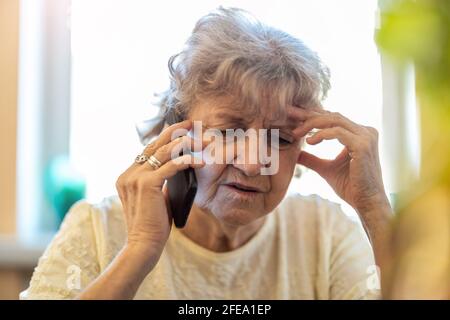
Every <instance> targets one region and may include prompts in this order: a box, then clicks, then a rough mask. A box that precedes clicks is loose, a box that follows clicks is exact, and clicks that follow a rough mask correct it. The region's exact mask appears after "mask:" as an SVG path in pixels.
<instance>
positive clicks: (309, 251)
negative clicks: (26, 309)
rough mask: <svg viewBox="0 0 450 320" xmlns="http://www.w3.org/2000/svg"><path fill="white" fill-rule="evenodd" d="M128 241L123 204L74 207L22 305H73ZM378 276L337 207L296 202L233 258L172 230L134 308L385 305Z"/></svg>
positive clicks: (366, 246) (108, 201) (359, 233)
mask: <svg viewBox="0 0 450 320" xmlns="http://www.w3.org/2000/svg"><path fill="white" fill-rule="evenodd" d="M125 240H126V229H125V222H124V219H123V213H122V206H121V202H120V199H119V198H118V197H117V196H113V197H109V198H105V199H104V200H103V201H102V202H101V203H99V204H95V205H94V204H89V203H87V202H85V201H80V202H78V203H76V204H75V205H74V206H73V207H72V208H71V210H70V211H69V213H68V214H67V216H66V218H65V220H64V222H63V224H62V226H61V229H60V231H59V232H58V234H57V235H56V236H55V238H54V239H53V241H52V242H51V243H50V245H49V246H48V248H47V250H46V251H45V253H44V255H43V256H42V257H41V258H40V260H39V264H38V266H37V267H36V269H35V271H34V274H33V277H32V279H31V282H30V285H29V288H28V289H27V290H26V291H24V292H22V293H21V296H20V298H21V299H70V298H73V297H75V296H76V295H77V294H78V293H79V292H80V291H81V290H83V289H84V288H85V287H86V286H87V285H88V284H89V283H90V282H91V281H93V280H94V279H95V278H96V277H97V276H98V275H99V274H100V273H101V272H102V271H103V270H104V269H105V268H106V267H107V266H108V264H109V263H110V262H111V261H112V259H113V258H114V256H115V255H116V254H117V253H118V251H119V250H120V249H121V248H122V246H123V245H124V243H125ZM374 270H375V268H374V258H373V253H372V249H371V247H370V243H369V241H368V239H367V236H366V234H365V233H364V230H363V229H362V227H361V225H360V224H359V223H357V222H355V221H353V220H351V219H350V218H349V217H348V216H346V215H345V214H344V213H343V212H342V210H341V208H340V206H339V205H337V204H335V203H333V202H330V201H327V200H324V199H322V198H320V197H318V196H308V197H305V196H300V195H298V194H294V195H290V196H287V197H286V198H285V199H284V200H283V201H282V202H281V203H280V205H279V206H278V207H277V208H276V209H275V210H274V211H273V212H272V213H270V214H269V216H268V219H266V221H265V223H264V225H263V226H262V228H261V229H260V230H259V231H258V232H257V234H256V235H255V236H253V237H252V238H251V239H250V240H249V241H248V242H247V243H246V244H245V245H243V246H242V247H240V248H238V249H236V250H233V251H230V252H225V253H217V252H212V251H210V250H208V249H206V248H203V247H201V246H199V245H198V244H196V243H194V242H193V241H192V240H190V239H189V238H187V237H186V236H185V235H184V234H183V233H181V232H180V231H179V230H178V229H176V228H172V232H171V234H170V237H169V240H168V242H167V245H166V247H165V249H164V252H163V254H162V256H161V259H160V260H159V262H158V263H157V265H156V266H155V268H154V269H153V270H152V271H151V272H150V273H149V274H148V276H147V277H146V279H145V280H144V282H143V283H142V284H141V286H140V288H139V290H138V292H137V294H136V297H135V298H136V299H364V298H377V297H378V294H379V292H378V290H377V289H376V287H377V285H376V284H377V281H378V278H377V276H376V272H374ZM374 273H375V274H374ZM374 280H375V281H374Z"/></svg>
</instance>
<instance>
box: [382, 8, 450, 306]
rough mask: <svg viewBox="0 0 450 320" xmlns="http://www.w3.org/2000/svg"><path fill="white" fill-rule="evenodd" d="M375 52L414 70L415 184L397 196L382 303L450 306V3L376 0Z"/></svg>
mask: <svg viewBox="0 0 450 320" xmlns="http://www.w3.org/2000/svg"><path fill="white" fill-rule="evenodd" d="M379 3H380V7H381V9H382V10H381V17H380V29H379V30H378V31H377V33H376V35H375V38H376V42H377V44H378V46H379V48H380V50H381V51H382V52H383V53H384V54H386V55H388V56H390V57H392V58H393V59H394V60H396V61H397V62H398V63H400V64H405V63H413V64H414V69H415V74H416V93H417V101H418V105H419V113H420V122H421V123H420V130H421V133H420V137H421V167H420V179H419V181H417V183H416V184H414V185H411V186H410V188H409V190H407V193H405V194H402V195H401V197H400V199H399V202H400V203H401V205H399V206H398V212H397V215H396V219H395V222H394V225H393V233H392V237H391V243H390V248H389V249H390V252H389V254H388V257H387V259H386V263H385V265H384V266H383V270H384V271H383V272H384V275H383V274H382V280H383V282H384V284H383V294H384V297H385V298H395V299H403V298H421V299H424V298H425V299H430V298H431V299H434V298H438V299H450V0H392V1H389V0H384V1H383V0H380V1H379Z"/></svg>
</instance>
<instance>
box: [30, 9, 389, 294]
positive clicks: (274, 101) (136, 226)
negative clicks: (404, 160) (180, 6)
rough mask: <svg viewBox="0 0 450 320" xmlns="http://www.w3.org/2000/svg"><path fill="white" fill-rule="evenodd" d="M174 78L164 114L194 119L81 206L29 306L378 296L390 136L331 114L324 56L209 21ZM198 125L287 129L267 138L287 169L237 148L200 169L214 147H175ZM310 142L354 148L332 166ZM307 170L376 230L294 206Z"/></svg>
mask: <svg viewBox="0 0 450 320" xmlns="http://www.w3.org/2000/svg"><path fill="white" fill-rule="evenodd" d="M169 68H170V72H171V76H172V77H171V86H170V89H169V90H167V91H166V92H165V93H164V95H163V97H162V99H161V108H162V109H161V110H162V113H161V114H162V115H163V116H164V115H167V114H168V113H169V112H173V111H174V110H175V111H176V112H177V114H179V115H180V116H182V117H183V119H185V120H184V121H181V122H177V123H175V124H173V125H170V126H168V125H167V124H166V125H165V128H164V130H163V131H162V132H161V133H160V134H159V135H158V136H157V137H156V138H155V139H153V141H152V142H151V143H150V144H148V145H147V147H146V148H145V150H144V151H143V154H142V156H141V157H140V158H142V159H147V158H149V157H150V158H151V159H152V161H151V162H150V163H148V162H147V161H145V162H142V161H138V160H139V159H137V160H136V161H135V162H134V163H133V164H131V166H130V167H129V168H128V169H126V171H125V172H123V173H122V174H121V175H120V177H119V178H118V180H117V184H116V187H117V190H118V195H119V197H116V196H114V197H109V198H106V199H105V200H104V201H103V202H101V203H99V204H95V205H93V204H89V203H87V202H84V201H82V202H78V203H77V204H75V205H74V206H73V207H72V209H71V210H70V211H69V213H68V215H67V216H66V218H65V221H64V223H63V224H62V226H61V229H60V231H59V232H58V234H57V235H56V237H55V238H54V240H53V241H52V243H51V244H50V245H49V247H48V248H47V250H46V252H45V253H44V255H43V257H42V258H41V259H40V260H39V265H38V266H37V268H36V269H35V272H34V275H33V277H32V280H31V283H30V286H29V288H28V289H27V290H26V291H25V292H23V293H22V295H21V297H22V298H28V299H39V298H40V299H42V298H79V299H131V298H135V299H364V298H374V297H375V298H376V297H377V296H378V290H377V289H379V287H377V279H378V278H377V272H376V270H377V268H376V264H378V263H379V260H380V259H382V256H383V251H384V239H385V238H386V229H387V225H388V222H389V218H390V214H391V209H390V207H389V203H388V200H387V197H386V194H385V191H384V187H383V182H382V175H381V169H380V164H379V157H378V151H377V132H376V130H375V129H373V128H370V127H365V126H362V125H359V124H356V123H354V122H352V121H350V120H349V119H347V118H345V117H344V116H342V115H340V114H338V113H331V112H327V111H324V110H323V109H322V108H321V103H320V101H321V99H322V98H323V97H324V96H325V94H326V91H327V89H328V88H329V80H328V72H327V69H326V68H325V67H324V66H323V65H322V64H321V62H320V60H319V58H318V57H317V55H316V54H315V53H314V52H312V51H311V50H310V49H309V48H307V47H306V46H305V45H304V44H303V43H302V42H301V41H299V40H298V39H296V38H294V37H292V36H290V35H288V34H286V33H284V32H282V31H279V30H277V29H274V28H271V27H268V26H266V25H264V24H262V23H260V22H258V21H256V20H255V19H254V18H252V17H250V16H249V15H248V14H247V13H246V12H244V11H242V10H238V9H223V8H220V9H218V10H217V11H216V12H214V13H211V14H208V15H206V16H205V17H203V18H201V19H200V21H199V22H198V23H197V25H196V26H195V28H194V30H193V33H192V35H191V36H190V38H189V40H188V41H187V43H186V46H185V48H184V50H183V51H182V52H181V53H179V54H177V55H176V56H174V57H173V58H172V59H170V61H169ZM194 121H201V123H202V127H203V128H213V129H217V130H219V132H224V131H225V130H227V129H243V130H249V129H256V130H261V129H278V130H276V131H274V132H278V133H279V135H278V136H277V138H278V144H276V145H271V144H270V143H269V142H267V141H266V142H267V144H268V145H269V151H270V152H271V153H274V152H277V155H278V160H277V161H278V165H277V168H278V170H276V171H275V172H273V173H271V174H261V171H262V170H261V169H262V168H263V167H266V166H268V164H267V163H262V162H261V161H256V162H250V161H238V159H242V157H244V158H246V156H248V155H249V154H251V153H256V152H257V150H256V149H254V148H252V147H251V146H249V143H244V144H243V145H241V146H240V147H236V146H233V147H232V148H234V150H235V151H236V155H235V157H234V158H233V157H232V159H227V160H229V161H225V163H220V162H219V163H217V162H214V163H207V161H206V160H205V159H204V158H203V159H200V161H199V159H198V155H199V154H200V155H201V154H202V153H204V151H205V148H206V147H208V146H210V145H211V143H212V139H206V138H205V137H202V136H195V135H190V136H189V135H185V136H183V137H181V138H178V139H174V140H172V138H173V136H174V133H175V131H177V130H179V129H185V132H186V131H189V130H190V129H191V128H192V126H193V122H194ZM318 129H320V130H318ZM311 131H315V133H314V135H312V136H310V135H308V133H310V132H311ZM305 136H307V138H306V142H308V143H309V144H318V143H320V142H321V141H323V140H329V139H338V140H339V141H340V142H341V143H342V144H343V145H344V146H345V147H344V149H343V150H342V152H341V153H340V154H339V155H338V156H337V157H336V158H335V159H334V160H324V159H320V158H317V157H315V156H313V155H312V154H309V153H307V152H305V151H302V150H301V149H302V145H303V143H304V141H305ZM195 140H203V141H201V143H200V148H197V149H196V150H193V151H196V152H195V153H194V152H193V153H185V154H184V155H181V156H179V157H178V158H177V157H175V158H174V157H173V155H174V154H178V155H179V151H180V150H181V149H180V147H179V146H180V145H182V147H183V148H184V147H187V146H189V147H190V146H191V144H193V142H194V141H195ZM271 141H272V140H271ZM229 143H230V142H229V141H225V143H224V144H229ZM197 147H198V146H197ZM216 147H217V146H216ZM226 148H228V145H227V146H226ZM113 153H114V151H113V150H112V154H113ZM151 156H153V157H151ZM130 158H131V155H130ZM246 159H247V158H246ZM297 164H301V165H304V166H306V167H309V168H311V169H312V170H315V171H316V172H318V174H320V175H321V176H322V177H323V178H324V179H325V180H326V181H327V182H328V183H329V184H330V185H331V186H332V187H333V189H334V190H335V191H336V193H337V194H338V195H339V196H340V197H341V198H342V199H344V200H345V201H346V202H348V203H349V204H350V205H351V206H352V207H353V208H354V209H355V210H356V212H357V213H358V214H359V217H360V218H361V221H362V225H363V227H364V228H363V227H361V224H360V223H356V222H354V221H353V220H350V219H349V218H348V217H347V216H346V215H345V214H344V213H343V212H342V210H341V208H340V206H339V205H337V204H335V203H332V202H330V201H327V200H325V199H322V198H320V197H318V196H308V197H306V196H300V195H298V194H292V195H286V193H287V189H288V186H289V183H290V181H291V179H292V178H293V173H294V169H295V167H296V165H297ZM188 168H193V170H194V172H195V176H196V179H197V183H198V185H197V193H196V197H195V199H194V203H193V205H192V208H191V210H190V214H189V218H188V220H187V224H186V226H185V227H184V228H181V229H179V228H175V227H172V215H171V209H170V203H169V200H168V194H169V193H170V192H171V191H170V190H169V189H168V188H167V185H166V181H167V179H170V178H171V177H173V176H174V175H175V174H176V173H177V172H180V171H182V170H186V169H188ZM364 229H365V231H366V233H367V235H366V233H365V232H364ZM369 239H370V241H369Z"/></svg>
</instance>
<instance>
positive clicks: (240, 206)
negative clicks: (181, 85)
mask: <svg viewBox="0 0 450 320" xmlns="http://www.w3.org/2000/svg"><path fill="white" fill-rule="evenodd" d="M261 111H262V112H260V114H261V115H260V116H258V117H255V116H253V117H252V115H249V114H246V112H245V109H242V108H241V109H238V110H237V109H236V108H233V107H231V106H227V105H226V104H223V103H222V104H220V106H219V105H218V104H214V103H206V102H205V103H201V104H198V105H196V106H195V107H194V108H192V110H191V112H190V114H189V118H190V119H191V120H193V121H201V122H202V126H203V128H204V130H205V128H212V129H218V130H221V131H224V130H226V129H243V130H244V131H245V130H248V129H256V130H257V131H258V130H259V129H271V128H277V129H279V148H270V147H269V150H270V151H268V153H269V154H271V156H272V155H274V154H273V153H274V152H278V170H275V171H274V173H273V174H271V175H263V174H261V168H263V167H267V166H268V164H266V165H264V164H262V163H261V161H260V159H259V157H258V159H257V161H250V159H251V157H250V156H249V155H250V154H251V153H253V154H254V155H255V154H258V151H260V150H259V149H261V147H260V146H259V144H254V143H253V144H251V143H250V142H249V139H247V140H246V142H245V143H243V144H241V145H240V146H239V144H237V143H235V144H232V143H228V145H227V147H226V148H225V149H226V150H225V151H223V153H224V155H226V156H225V157H224V159H225V158H228V160H227V161H223V163H222V164H220V163H208V161H207V164H206V165H205V166H204V167H203V168H200V169H196V176H197V183H198V186H197V188H198V189H197V195H196V198H195V201H194V206H197V207H198V208H200V209H202V210H206V211H207V212H211V213H212V214H213V215H214V216H215V217H216V218H218V219H219V220H221V221H223V222H224V223H227V224H231V225H246V224H248V223H250V222H252V221H254V220H256V219H258V218H260V217H262V216H264V215H266V214H267V213H269V212H271V211H272V210H273V209H274V208H275V207H276V206H277V205H278V204H279V203H280V202H281V200H282V199H283V197H284V195H285V193H286V191H287V188H288V186H289V183H290V181H291V178H292V176H293V171H294V169H295V165H296V161H297V158H298V155H299V153H300V141H299V140H298V139H297V140H295V139H293V138H292V136H291V135H290V130H292V128H293V126H294V123H292V120H289V121H288V120H284V121H281V122H280V120H275V119H270V118H271V112H270V110H267V112H265V111H264V110H261ZM251 118H253V119H252V120H249V119H251ZM259 140H260V138H258V142H259ZM268 140H270V138H269V139H268ZM228 141H229V140H228ZM261 142H262V141H261ZM212 144H214V143H212ZM214 145H215V146H217V145H216V144H214ZM230 145H231V149H230V147H229V146H230ZM233 148H234V153H233V152H230V150H233ZM216 154H217V153H216ZM230 154H231V155H233V154H234V155H235V156H236V157H235V158H234V156H231V158H230V157H229V155H230ZM205 156H206V155H205V153H204V157H205ZM243 156H245V157H244V158H242V157H243ZM204 159H205V158H204ZM230 159H231V160H230ZM238 159H241V160H240V161H238ZM271 159H276V157H271ZM216 162H217V161H216ZM269 165H274V164H273V163H271V164H269ZM274 168H276V166H274ZM236 183H238V184H241V185H238V186H237V187H236V185H234V186H233V184H236ZM245 186H247V187H252V188H256V189H257V190H256V191H242V190H239V188H241V189H242V187H245Z"/></svg>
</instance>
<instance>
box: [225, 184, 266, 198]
mask: <svg viewBox="0 0 450 320" xmlns="http://www.w3.org/2000/svg"><path fill="white" fill-rule="evenodd" d="M223 186H224V187H225V188H226V189H227V190H230V191H232V192H233V193H234V194H236V195H238V196H240V197H255V196H257V195H258V194H260V193H261V190H260V189H259V188H258V187H254V186H249V185H243V184H240V183H234V182H233V183H227V184H224V185H223Z"/></svg>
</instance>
